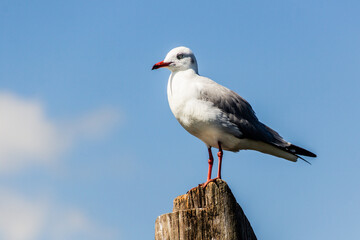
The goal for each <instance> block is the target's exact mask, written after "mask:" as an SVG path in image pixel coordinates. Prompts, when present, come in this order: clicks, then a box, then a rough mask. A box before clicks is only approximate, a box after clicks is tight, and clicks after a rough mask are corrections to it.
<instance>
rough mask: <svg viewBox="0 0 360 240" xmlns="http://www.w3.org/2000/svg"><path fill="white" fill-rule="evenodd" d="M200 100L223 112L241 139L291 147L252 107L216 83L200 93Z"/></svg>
mask: <svg viewBox="0 0 360 240" xmlns="http://www.w3.org/2000/svg"><path fill="white" fill-rule="evenodd" d="M200 98H201V99H202V100H205V101H209V102H212V103H213V104H214V106H216V107H217V108H219V109H220V110H221V111H223V112H224V113H225V114H226V115H227V117H228V118H229V120H230V121H231V122H232V123H234V124H235V125H236V126H237V127H238V129H239V131H240V132H241V138H248V139H252V140H257V141H263V142H266V143H269V144H271V145H275V146H277V147H280V148H286V147H288V146H290V143H288V142H286V141H285V140H284V139H283V138H282V137H281V136H280V135H279V134H278V133H277V132H276V131H275V130H273V129H271V128H269V127H268V126H266V125H265V124H263V123H261V122H260V121H259V120H258V118H257V117H256V115H255V112H254V110H253V109H252V107H251V105H250V104H249V103H248V102H247V101H246V100H245V99H243V98H242V97H241V96H239V95H238V94H237V93H235V92H234V91H231V90H230V89H228V88H226V87H223V86H221V85H218V84H216V83H215V82H214V83H213V84H211V85H209V87H208V88H204V89H202V90H201V91H200Z"/></svg>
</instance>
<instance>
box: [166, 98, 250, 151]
mask: <svg viewBox="0 0 360 240" xmlns="http://www.w3.org/2000/svg"><path fill="white" fill-rule="evenodd" d="M172 110H173V113H174V115H175V117H176V118H177V120H178V121H179V123H180V124H181V125H182V126H183V127H184V128H185V129H186V130H187V131H188V132H189V133H191V134H192V135H194V136H196V137H197V138H199V139H200V140H202V141H203V142H204V143H205V144H206V145H208V146H211V147H215V148H218V146H219V145H218V143H219V142H220V143H221V146H222V148H223V149H224V150H229V151H239V150H240V149H246V148H247V147H248V146H247V143H246V141H244V140H243V139H241V138H239V136H240V135H241V132H240V131H239V129H238V128H237V126H236V125H235V124H233V123H231V122H230V121H229V119H228V117H227V116H226V114H224V113H223V112H222V111H221V110H220V109H218V108H216V107H214V106H213V105H212V104H211V103H209V102H206V101H201V100H194V102H191V101H188V102H187V103H186V104H184V105H182V106H181V107H179V108H178V109H172Z"/></svg>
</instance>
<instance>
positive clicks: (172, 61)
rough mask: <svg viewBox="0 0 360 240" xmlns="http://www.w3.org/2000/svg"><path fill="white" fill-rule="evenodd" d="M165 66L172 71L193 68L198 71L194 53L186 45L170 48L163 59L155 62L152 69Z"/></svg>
mask: <svg viewBox="0 0 360 240" xmlns="http://www.w3.org/2000/svg"><path fill="white" fill-rule="evenodd" d="M162 67H166V68H168V69H169V70H170V71H172V72H176V71H184V70H188V69H193V70H194V71H195V72H196V73H197V72H198V67H197V62H196V58H195V55H194V53H193V52H192V51H191V50H190V49H189V48H187V47H177V48H174V49H172V50H171V51H170V52H169V53H168V54H167V55H166V57H165V59H164V61H161V62H158V63H156V64H155V65H154V66H153V67H152V70H154V69H158V68H162Z"/></svg>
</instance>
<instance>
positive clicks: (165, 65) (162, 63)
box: [151, 61, 171, 70]
mask: <svg viewBox="0 0 360 240" xmlns="http://www.w3.org/2000/svg"><path fill="white" fill-rule="evenodd" d="M170 63H171V62H164V61H161V62H158V63H156V64H155V65H154V66H153V67H152V69H151V70H154V69H158V68H162V67H167V66H169V65H170Z"/></svg>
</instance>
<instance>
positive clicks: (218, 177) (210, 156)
mask: <svg viewBox="0 0 360 240" xmlns="http://www.w3.org/2000/svg"><path fill="white" fill-rule="evenodd" d="M208 150H209V172H208V179H207V181H206V183H204V184H203V185H202V186H203V187H204V188H205V187H206V186H207V185H208V183H209V182H213V181H215V180H216V179H221V163H222V157H223V150H222V148H221V144H220V142H219V152H218V154H217V155H218V158H219V168H218V175H217V177H216V178H213V179H211V170H212V165H213V162H214V159H213V156H212V154H211V148H209V149H208ZM210 162H211V163H210Z"/></svg>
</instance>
